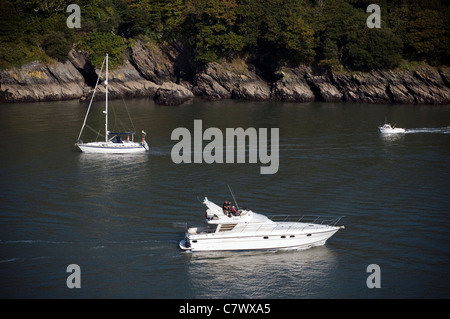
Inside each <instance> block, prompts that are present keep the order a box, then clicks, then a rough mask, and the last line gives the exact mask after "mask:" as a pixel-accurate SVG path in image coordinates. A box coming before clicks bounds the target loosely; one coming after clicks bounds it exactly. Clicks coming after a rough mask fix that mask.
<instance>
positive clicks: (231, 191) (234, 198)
mask: <svg viewBox="0 0 450 319" xmlns="http://www.w3.org/2000/svg"><path fill="white" fill-rule="evenodd" d="M227 186H228V189H229V190H230V193H231V196H233V200H234V203H235V204H236V206H237V209H238V210H239V205H238V203H237V201H236V197H234V193H233V190H232V189H231V187H230V185H228V184H227Z"/></svg>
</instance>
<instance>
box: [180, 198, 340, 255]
mask: <svg viewBox="0 0 450 319" xmlns="http://www.w3.org/2000/svg"><path fill="white" fill-rule="evenodd" d="M203 204H204V205H206V207H207V210H206V212H205V219H206V222H207V224H208V226H207V227H192V228H188V230H187V232H186V234H185V237H184V239H183V240H181V241H180V243H179V247H180V248H181V249H182V250H186V251H192V252H194V251H223V250H278V249H306V248H310V247H314V246H321V245H324V244H325V242H326V241H327V240H328V239H329V238H330V237H331V236H333V235H334V234H335V233H336V232H337V231H338V230H339V229H340V228H344V226H336V224H337V223H338V222H339V220H340V219H341V218H342V217H338V218H332V219H329V218H325V217H320V216H298V217H294V216H286V215H284V216H276V217H272V218H269V217H266V216H264V215H262V214H258V213H255V212H253V211H252V210H249V209H239V208H238V209H236V210H228V209H224V208H223V207H220V206H218V205H216V204H214V203H213V202H211V201H209V200H208V198H206V197H205V199H204V200H203ZM233 207H234V206H233Z"/></svg>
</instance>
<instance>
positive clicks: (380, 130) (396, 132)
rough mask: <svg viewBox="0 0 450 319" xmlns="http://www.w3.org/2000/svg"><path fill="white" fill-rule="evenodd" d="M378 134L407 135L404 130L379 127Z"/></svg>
mask: <svg viewBox="0 0 450 319" xmlns="http://www.w3.org/2000/svg"><path fill="white" fill-rule="evenodd" d="M378 132H379V133H383V134H398V133H406V130H405V129H404V128H388V129H384V128H381V127H379V128H378Z"/></svg>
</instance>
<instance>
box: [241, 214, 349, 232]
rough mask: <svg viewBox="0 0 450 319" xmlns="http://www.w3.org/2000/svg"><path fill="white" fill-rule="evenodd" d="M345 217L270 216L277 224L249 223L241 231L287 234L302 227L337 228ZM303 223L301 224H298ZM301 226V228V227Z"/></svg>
mask: <svg viewBox="0 0 450 319" xmlns="http://www.w3.org/2000/svg"><path fill="white" fill-rule="evenodd" d="M343 217H344V216H340V217H329V216H316V215H302V216H292V215H275V216H268V218H269V219H270V220H272V221H273V222H275V223H277V224H275V225H274V224H271V223H270V224H267V223H261V224H259V223H258V224H252V223H249V224H247V225H245V226H244V227H243V228H241V229H240V231H241V232H244V231H254V232H258V231H268V232H272V231H276V230H283V231H286V232H289V231H290V230H293V229H297V230H298V229H299V227H301V230H303V229H305V228H307V227H311V226H317V225H323V226H336V224H337V223H339V221H340V220H341V219H342V218H343ZM280 223H288V225H287V226H288V227H287V228H285V227H286V225H284V224H280ZM297 223H301V224H297ZM300 225H301V226H300Z"/></svg>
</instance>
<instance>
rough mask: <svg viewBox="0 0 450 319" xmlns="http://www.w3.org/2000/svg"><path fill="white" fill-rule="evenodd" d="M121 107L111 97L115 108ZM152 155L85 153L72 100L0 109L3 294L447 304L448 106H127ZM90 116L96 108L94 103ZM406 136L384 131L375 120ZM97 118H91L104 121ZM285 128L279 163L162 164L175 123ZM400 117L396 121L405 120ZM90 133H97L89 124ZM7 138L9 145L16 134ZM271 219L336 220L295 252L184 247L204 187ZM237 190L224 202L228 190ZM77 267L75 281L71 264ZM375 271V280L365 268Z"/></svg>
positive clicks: (197, 220)
mask: <svg viewBox="0 0 450 319" xmlns="http://www.w3.org/2000/svg"><path fill="white" fill-rule="evenodd" d="M113 103H115V102H113ZM127 106H128V107H129V110H130V113H131V114H139V116H138V118H137V119H135V120H134V122H135V123H134V124H135V126H136V127H137V128H138V130H139V129H141V128H142V129H145V130H146V131H147V132H148V133H149V136H148V141H149V144H150V147H151V151H150V152H149V153H148V154H145V155H142V154H141V155H136V156H90V155H88V154H81V153H79V152H78V151H77V150H76V149H75V148H74V147H73V143H74V141H75V139H76V137H77V136H78V132H79V129H80V125H81V122H82V119H83V117H84V112H85V109H86V108H85V105H80V104H79V103H78V102H61V103H48V104H23V105H20V104H15V105H2V107H1V108H0V123H1V125H0V146H1V147H2V149H3V150H7V152H4V153H2V156H1V158H0V176H1V183H0V203H1V208H0V286H1V287H2V289H1V293H0V296H1V297H3V298H17V297H18V298H40V297H43V298H228V297H229V298H448V297H449V296H450V286H449V284H448V282H449V279H450V278H449V277H450V275H448V264H449V263H450V245H449V242H450V233H449V229H450V211H449V207H450V171H449V167H450V165H449V164H450V148H449V147H448V146H449V145H450V144H449V142H450V140H449V137H450V135H449V134H448V132H449V129H448V128H449V123H450V113H449V110H450V108H449V107H448V106H440V107H421V106H410V105H409V106H406V105H363V104H360V105H359V104H355V105H344V104H321V103H311V104H308V103H306V104H297V103H291V104H283V103H272V102H245V103H243V102H236V101H221V102H215V103H210V102H206V101H194V102H193V103H191V104H188V105H183V106H181V107H177V108H167V107H159V106H155V105H154V104H153V103H152V102H151V101H148V100H133V101H129V102H127ZM99 112H100V111H99ZM386 116H387V117H388V118H389V119H391V118H392V119H393V120H395V121H396V122H397V123H398V126H402V127H406V128H411V129H410V130H409V131H408V133H407V134H403V135H399V136H385V137H384V136H381V135H379V134H377V133H376V127H377V125H379V124H381V123H382V122H383V121H384V118H385V117H386ZM99 118H100V117H99ZM194 119H202V120H203V126H204V128H206V127H218V128H220V129H225V128H226V127H239V126H241V127H244V128H246V127H279V128H280V164H279V171H278V172H277V174H274V175H261V174H259V169H260V166H261V165H262V164H260V163H257V164H180V165H176V164H174V163H173V162H172V161H171V157H170V153H171V149H172V146H173V145H174V143H175V141H171V140H170V134H171V132H172V130H173V129H175V128H177V127H187V128H188V129H192V125H193V120H194ZM400 122H401V123H400ZM91 126H94V125H93V124H91ZM11 136H14V142H13V143H12V142H11ZM227 184H230V185H231V186H232V187H233V189H234V191H235V193H236V196H237V200H238V202H239V204H240V205H241V206H247V207H251V208H252V209H253V210H255V211H260V212H263V213H266V214H270V215H273V214H297V215H298V214H320V215H331V216H345V217H344V218H343V219H342V224H344V225H345V227H346V228H345V229H343V230H340V231H339V232H338V233H337V234H336V235H335V236H334V237H332V238H331V239H330V240H329V242H328V243H327V245H325V246H323V247H317V248H313V249H309V250H304V251H291V252H283V251H269V252H226V253H201V254H189V253H182V252H180V251H179V250H178V249H177V243H178V241H179V240H180V239H181V238H182V237H183V233H184V229H185V226H186V225H199V224H201V223H203V220H202V216H203V209H204V208H203V206H202V205H201V203H199V201H198V200H197V197H199V198H200V199H202V198H203V197H204V196H208V198H210V199H211V200H213V201H216V202H218V203H220V202H222V201H223V200H224V199H228V198H229V197H230V194H229V193H228V189H227V187H226V185H227ZM230 199H231V198H230ZM72 263H76V264H78V265H80V268H81V271H82V288H81V289H68V288H67V286H66V279H67V276H68V273H66V267H67V266H68V265H69V264H72ZM370 264H378V265H379V266H380V268H381V285H382V288H380V289H369V288H367V286H366V279H367V276H368V275H369V274H368V273H367V272H366V268H367V266H368V265H370Z"/></svg>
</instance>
